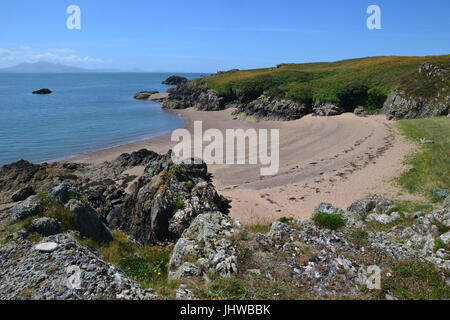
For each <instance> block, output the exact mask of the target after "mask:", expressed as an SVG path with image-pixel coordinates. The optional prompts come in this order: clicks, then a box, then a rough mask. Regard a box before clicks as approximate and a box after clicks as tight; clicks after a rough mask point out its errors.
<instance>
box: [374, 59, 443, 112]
mask: <svg viewBox="0 0 450 320" xmlns="http://www.w3.org/2000/svg"><path fill="white" fill-rule="evenodd" d="M449 79H450V67H448V66H442V65H436V64H432V63H425V64H423V65H421V66H420V68H419V70H418V72H417V73H416V74H414V75H412V76H408V77H407V78H405V79H403V81H402V83H401V84H400V86H399V88H397V89H396V90H394V91H393V92H392V93H391V94H390V95H389V97H388V99H387V100H386V102H385V103H384V105H383V109H382V110H383V113H384V114H386V115H387V117H388V118H389V119H412V118H428V117H434V116H442V115H448V114H449V108H450V80H449Z"/></svg>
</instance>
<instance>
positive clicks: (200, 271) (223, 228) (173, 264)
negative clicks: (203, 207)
mask: <svg viewBox="0 0 450 320" xmlns="http://www.w3.org/2000/svg"><path fill="white" fill-rule="evenodd" d="M241 231H242V226H241V225H240V223H238V222H236V221H233V220H232V219H231V218H230V217H228V216H227V215H224V214H223V213H221V212H207V213H204V214H201V215H199V216H197V217H196V218H195V220H194V221H193V222H192V223H191V225H190V226H189V228H188V229H186V231H185V232H184V233H183V235H182V236H181V238H180V239H179V240H178V241H177V243H176V245H175V247H174V249H173V253H172V257H171V258H170V262H169V278H170V279H181V278H187V277H200V276H204V275H206V274H207V273H214V274H217V275H218V276H221V277H229V276H230V275H231V274H232V273H235V272H237V253H238V251H237V249H236V247H235V246H234V244H233V241H232V240H231V239H232V237H233V235H234V234H235V233H239V232H241Z"/></svg>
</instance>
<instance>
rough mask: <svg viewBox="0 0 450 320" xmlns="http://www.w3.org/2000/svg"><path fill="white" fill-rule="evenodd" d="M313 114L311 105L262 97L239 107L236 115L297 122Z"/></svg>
mask: <svg viewBox="0 0 450 320" xmlns="http://www.w3.org/2000/svg"><path fill="white" fill-rule="evenodd" d="M310 112H311V108H310V106H309V105H307V104H304V103H298V102H294V101H291V100H285V99H281V100H278V99H271V98H270V97H268V96H266V95H261V96H260V97H259V98H258V99H256V100H253V101H251V102H249V103H242V104H239V105H237V110H236V111H235V112H234V114H236V115H239V116H244V117H254V118H257V119H264V120H283V121H287V120H296V119H300V118H301V117H303V116H305V115H306V114H308V113H310Z"/></svg>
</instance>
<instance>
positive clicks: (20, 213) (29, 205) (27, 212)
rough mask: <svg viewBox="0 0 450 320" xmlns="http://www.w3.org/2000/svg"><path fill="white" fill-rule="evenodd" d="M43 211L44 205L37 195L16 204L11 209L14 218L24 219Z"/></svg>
mask: <svg viewBox="0 0 450 320" xmlns="http://www.w3.org/2000/svg"><path fill="white" fill-rule="evenodd" d="M42 211H43V208H42V205H41V203H40V202H39V200H38V199H37V196H30V197H28V198H27V199H26V200H25V201H22V202H20V203H18V204H16V205H15V206H14V207H13V208H12V209H11V211H10V215H11V217H12V218H13V219H19V220H23V219H26V218H28V217H32V216H36V215H39V214H41V213H42Z"/></svg>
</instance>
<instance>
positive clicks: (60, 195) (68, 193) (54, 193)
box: [48, 183, 80, 204]
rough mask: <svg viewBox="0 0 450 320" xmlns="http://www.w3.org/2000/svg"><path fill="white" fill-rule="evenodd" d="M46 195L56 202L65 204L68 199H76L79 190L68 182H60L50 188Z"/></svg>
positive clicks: (78, 195)
mask: <svg viewBox="0 0 450 320" xmlns="http://www.w3.org/2000/svg"><path fill="white" fill-rule="evenodd" d="M48 196H49V197H50V198H51V199H53V200H55V201H57V202H60V203H62V204H66V203H67V202H68V201H69V200H70V199H78V198H79V197H80V192H79V191H78V190H77V189H76V188H74V187H73V186H72V185H70V184H67V183H61V184H59V185H57V186H56V187H54V188H52V189H50V190H49V192H48Z"/></svg>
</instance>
